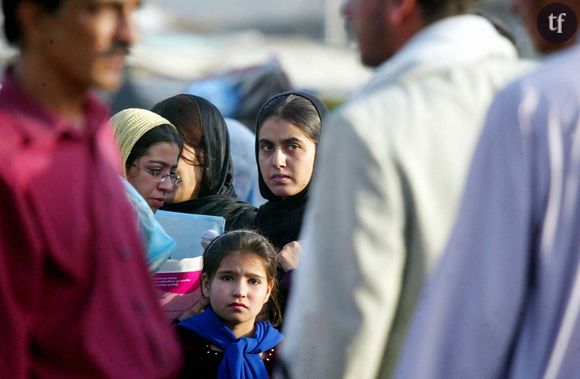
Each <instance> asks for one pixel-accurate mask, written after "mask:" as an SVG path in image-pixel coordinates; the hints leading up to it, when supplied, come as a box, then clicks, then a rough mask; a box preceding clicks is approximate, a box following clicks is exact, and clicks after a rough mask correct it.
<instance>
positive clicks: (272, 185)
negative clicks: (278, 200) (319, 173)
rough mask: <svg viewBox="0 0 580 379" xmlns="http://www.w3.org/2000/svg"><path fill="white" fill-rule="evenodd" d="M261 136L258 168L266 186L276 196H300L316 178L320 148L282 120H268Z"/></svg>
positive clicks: (264, 124)
mask: <svg viewBox="0 0 580 379" xmlns="http://www.w3.org/2000/svg"><path fill="white" fill-rule="evenodd" d="M258 133H259V134H258V149H259V150H258V164H259V166H260V173H261V174H262V178H263V179H264V182H265V183H266V185H267V186H268V188H269V189H270V191H272V193H273V194H274V195H276V196H279V197H282V198H286V197H290V196H294V195H297V194H298V193H300V192H301V191H302V190H303V189H304V188H306V186H307V185H308V183H310V179H311V178H312V171H313V170H314V158H315V156H316V144H315V143H314V141H312V140H311V139H310V138H308V136H307V135H306V134H304V132H303V131H302V130H300V128H298V127H297V126H295V125H294V124H292V123H291V122H290V121H287V120H285V119H283V118H280V117H278V116H271V117H269V118H267V119H266V120H265V121H264V122H263V123H262V127H261V128H260V130H259V132H258Z"/></svg>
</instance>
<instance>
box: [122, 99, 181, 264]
mask: <svg viewBox="0 0 580 379" xmlns="http://www.w3.org/2000/svg"><path fill="white" fill-rule="evenodd" d="M111 123H112V125H113V130H114V133H115V139H116V140H117V143H118V145H119V148H120V151H121V167H122V176H123V178H124V180H123V183H124V185H125V190H126V192H127V194H128V197H129V200H130V202H131V203H132V204H133V207H134V208H135V211H136V213H137V219H138V222H139V229H140V231H141V235H142V236H143V238H144V240H145V246H146V247H147V253H148V254H147V257H148V263H149V267H150V269H151V270H153V271H154V270H155V269H156V268H158V267H159V266H160V265H161V263H163V262H164V261H165V259H166V258H167V257H168V256H169V253H170V252H171V250H172V249H173V247H174V246H175V241H173V240H172V239H171V238H170V237H169V236H167V234H165V231H164V230H163V228H162V227H161V225H159V223H158V222H157V220H156V219H155V217H154V216H153V213H154V212H156V211H157V210H158V209H159V208H161V207H162V206H163V205H164V204H165V200H166V199H167V198H168V196H170V194H171V193H173V192H174V190H175V188H176V186H178V185H179V183H180V182H181V178H180V177H179V176H177V174H176V173H175V171H176V169H177V162H178V160H179V156H180V154H181V150H182V148H183V142H182V139H181V136H180V135H179V133H177V130H176V129H175V127H174V126H173V125H171V123H170V122H169V121H167V120H166V119H164V118H163V117H161V116H159V115H157V114H155V113H153V112H151V111H148V110H146V109H137V108H131V109H125V110H123V111H121V112H119V113H117V114H115V115H114V116H113V117H112V118H111Z"/></svg>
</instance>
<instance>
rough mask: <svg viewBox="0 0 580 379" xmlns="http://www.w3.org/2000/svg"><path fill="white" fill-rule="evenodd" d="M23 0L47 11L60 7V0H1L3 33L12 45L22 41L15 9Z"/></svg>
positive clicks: (53, 10)
mask: <svg viewBox="0 0 580 379" xmlns="http://www.w3.org/2000/svg"><path fill="white" fill-rule="evenodd" d="M25 1H29V2H31V3H35V4H38V5H39V6H41V7H43V8H44V9H46V11H47V12H55V11H57V10H58V9H59V8H60V5H61V3H62V0H2V12H3V13H4V35H5V36H6V39H7V40H8V42H9V43H10V44H11V45H13V46H18V45H20V44H21V43H22V37H23V36H22V28H21V25H20V23H19V21H18V17H17V11H18V7H20V6H21V5H22V4H23V3H24V2H25Z"/></svg>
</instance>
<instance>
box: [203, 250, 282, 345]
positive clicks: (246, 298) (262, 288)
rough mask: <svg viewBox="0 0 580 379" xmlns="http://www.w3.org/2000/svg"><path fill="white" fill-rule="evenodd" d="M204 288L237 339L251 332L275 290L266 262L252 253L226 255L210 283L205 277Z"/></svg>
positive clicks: (216, 310)
mask: <svg viewBox="0 0 580 379" xmlns="http://www.w3.org/2000/svg"><path fill="white" fill-rule="evenodd" d="M202 284H203V293H204V295H205V296H207V297H209V301H210V304H211V308H212V309H213V310H214V312H215V313H216V314H217V315H218V316H219V317H220V318H221V319H222V320H224V322H225V323H226V325H228V327H229V328H230V329H231V330H232V332H234V334H235V335H236V336H237V337H242V336H245V335H248V334H250V333H251V332H252V330H253V329H254V322H255V321H256V317H257V316H258V314H259V313H260V311H261V310H262V307H263V306H264V304H266V303H267V302H268V299H269V298H270V293H271V292H272V287H273V283H271V282H268V276H267V274H266V267H265V264H264V259H262V258H261V257H260V256H259V255H257V254H255V253H253V252H248V253H244V254H241V253H239V252H233V253H232V254H230V255H227V256H226V257H224V258H223V260H222V261H221V263H220V266H219V268H218V270H217V272H216V273H215V274H214V276H213V278H212V279H211V281H210V280H209V278H208V277H207V276H205V274H204V276H203V278H202Z"/></svg>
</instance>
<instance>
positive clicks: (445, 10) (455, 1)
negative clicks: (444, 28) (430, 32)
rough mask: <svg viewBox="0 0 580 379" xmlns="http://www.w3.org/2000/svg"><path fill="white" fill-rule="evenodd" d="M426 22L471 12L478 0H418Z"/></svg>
mask: <svg viewBox="0 0 580 379" xmlns="http://www.w3.org/2000/svg"><path fill="white" fill-rule="evenodd" d="M417 2H418V3H419V6H420V7H421V11H422V13H423V17H424V19H425V21H426V22H427V23H431V22H434V21H437V20H440V19H442V18H444V17H448V16H453V15H459V14H467V13H472V11H473V10H474V8H475V6H476V5H477V3H478V2H479V0H418V1H417Z"/></svg>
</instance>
